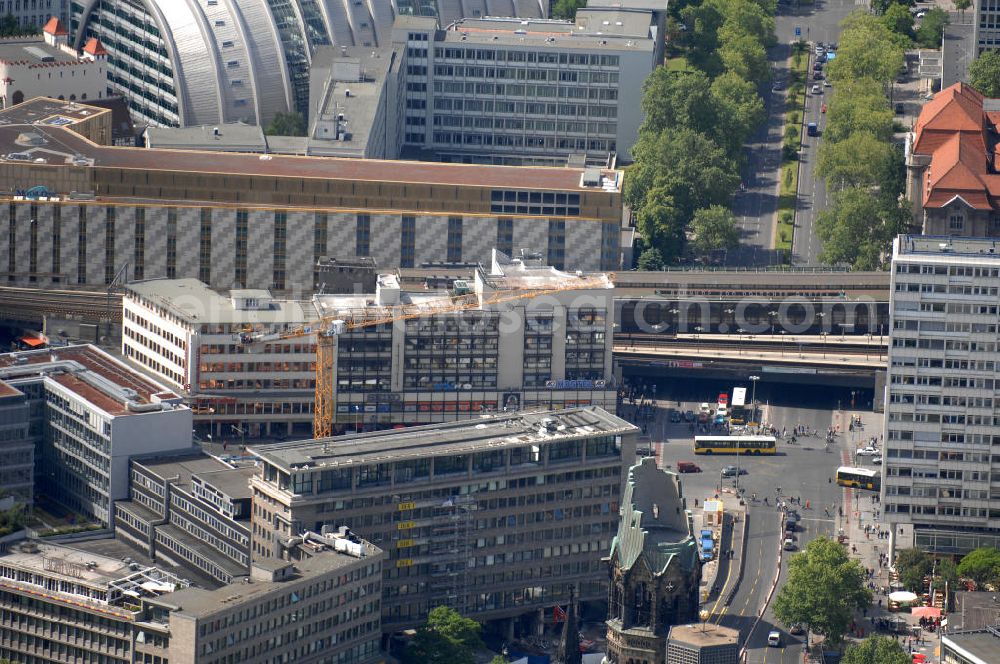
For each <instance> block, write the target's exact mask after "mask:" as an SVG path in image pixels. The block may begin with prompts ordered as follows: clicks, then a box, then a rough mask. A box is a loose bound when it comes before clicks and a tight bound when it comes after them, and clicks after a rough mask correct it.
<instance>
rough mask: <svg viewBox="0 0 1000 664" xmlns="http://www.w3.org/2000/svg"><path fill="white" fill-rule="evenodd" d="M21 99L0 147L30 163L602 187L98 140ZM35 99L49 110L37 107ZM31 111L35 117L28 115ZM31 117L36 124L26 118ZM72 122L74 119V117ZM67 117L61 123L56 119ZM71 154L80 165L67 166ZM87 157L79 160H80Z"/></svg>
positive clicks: (537, 172)
mask: <svg viewBox="0 0 1000 664" xmlns="http://www.w3.org/2000/svg"><path fill="white" fill-rule="evenodd" d="M33 101H34V100H32V102H27V103H28V104H30V105H31V107H33V108H34V110H32V108H29V109H22V106H25V104H19V105H18V106H14V107H12V108H10V109H6V110H3V111H0V155H9V154H11V153H19V154H20V155H21V157H19V158H18V159H17V160H16V161H23V162H27V161H30V162H32V163H33V164H35V165H38V166H41V165H49V166H73V167H75V168H99V169H125V170H139V171H154V172H155V171H171V172H178V173H205V174H217V175H235V176H269V177H287V178H296V179H316V180H340V181H348V182H376V183H400V184H424V185H442V184H443V185H454V186H465V187H483V188H503V189H506V188H509V189H529V190H535V191H537V190H553V191H572V192H583V191H588V192H594V193H598V192H602V191H604V192H607V191H608V190H607V189H604V188H602V186H596V187H594V186H590V187H587V186H584V185H583V169H581V168H557V167H541V166H530V167H528V166H492V165H477V164H446V163H438V162H423V161H411V162H404V161H383V160H375V159H349V158H336V157H303V156H291V155H258V154H242V153H237V152H209V151H197V150H178V149H163V150H151V149H148V148H132V147H120V146H110V145H109V146H105V145H97V144H96V143H93V142H91V141H90V140H88V139H86V138H84V137H83V136H81V135H80V134H78V133H76V132H75V131H73V129H72V128H71V125H72V124H73V122H66V123H61V122H56V123H54V124H45V123H41V124H39V120H40V119H44V117H58V116H61V115H63V114H64V113H63V111H62V110H60V107H58V106H52V105H51V104H52V103H53V102H54V103H55V104H58V103H59V102H58V101H57V100H46V101H45V102H43V103H42V104H41V107H36V106H35V104H34V103H33ZM42 107H44V110H45V111H46V112H47V113H48V115H42ZM62 108H79V109H81V110H79V113H84V112H87V113H93V114H96V113H101V112H104V113H108V112H110V111H108V110H106V109H98V108H95V107H88V106H84V105H82V104H72V103H68V102H63V107H62ZM31 118H35V119H34V120H32V119H31ZM32 122H35V124H32ZM74 122H75V121H74ZM60 125H66V126H60ZM24 132H34V133H37V134H38V135H39V136H40V138H41V141H40V144H37V145H32V146H30V147H26V146H24V145H23V144H21V143H18V137H19V136H20V135H21V134H22V133H24ZM74 162H76V163H77V164H79V165H76V166H74ZM84 162H86V163H84ZM602 173H603V174H604V175H605V176H606V179H605V182H614V183H615V184H614V185H613V186H615V187H616V188H615V189H614V190H612V192H611V193H615V192H620V191H621V180H622V178H620V177H619V174H618V173H617V172H616V171H613V170H604V171H602Z"/></svg>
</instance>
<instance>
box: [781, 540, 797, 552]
mask: <svg viewBox="0 0 1000 664" xmlns="http://www.w3.org/2000/svg"><path fill="white" fill-rule="evenodd" d="M781 548H782V549H784V550H785V551H794V550H795V540H793V539H792V538H791V537H786V538H785V541H784V543H783V544H782V545H781Z"/></svg>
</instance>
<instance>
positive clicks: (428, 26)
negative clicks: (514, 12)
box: [393, 7, 664, 164]
mask: <svg viewBox="0 0 1000 664" xmlns="http://www.w3.org/2000/svg"><path fill="white" fill-rule="evenodd" d="M657 22H658V18H657V14H656V13H655V12H651V11H648V10H639V9H627V8H620V7H613V8H612V7H595V8H588V9H586V10H579V11H578V12H577V15H576V20H575V22H574V21H552V20H532V21H521V20H518V19H506V18H479V19H466V20H464V21H458V22H455V23H453V24H451V25H448V26H447V28H446V29H441V28H440V27H439V26H438V23H437V21H436V20H435V19H434V18H432V17H421V16H401V17H399V18H398V19H396V25H395V27H394V28H393V41H394V42H395V43H397V44H399V45H404V44H405V53H406V64H405V67H400V71H401V74H402V75H403V76H405V80H406V87H405V89H406V112H405V119H404V122H405V130H404V132H403V138H404V143H405V144H406V145H408V146H414V147H420V148H424V149H428V150H431V151H433V152H435V153H437V154H438V155H439V156H440V157H441V158H442V159H444V160H446V161H455V162H470V161H472V162H479V163H513V164H522V163H565V162H566V159H567V158H569V157H570V156H572V155H581V156H583V157H584V158H586V159H587V160H588V161H590V162H591V163H599V164H600V163H604V164H606V163H607V162H608V157H609V155H611V154H620V155H621V156H623V157H625V158H626V159H627V158H629V157H630V154H631V150H632V144H633V143H634V142H635V140H636V138H637V136H638V131H639V125H640V124H642V119H643V114H642V108H641V105H640V104H639V100H641V99H642V86H643V83H644V81H645V80H646V77H647V76H648V75H649V74H650V72H652V70H653V68H654V67H655V66H656V65H657V64H658V63H659V62H661V61H662V57H663V44H664V42H663V36H662V34H660V33H659V32H658V29H657V28H658V25H657ZM442 25H444V24H442Z"/></svg>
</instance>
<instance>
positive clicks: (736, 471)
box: [722, 466, 747, 477]
mask: <svg viewBox="0 0 1000 664" xmlns="http://www.w3.org/2000/svg"><path fill="white" fill-rule="evenodd" d="M746 474H747V469H746V468H737V467H736V466H726V467H725V468H723V469H722V476H723V477H736V476H737V475H746Z"/></svg>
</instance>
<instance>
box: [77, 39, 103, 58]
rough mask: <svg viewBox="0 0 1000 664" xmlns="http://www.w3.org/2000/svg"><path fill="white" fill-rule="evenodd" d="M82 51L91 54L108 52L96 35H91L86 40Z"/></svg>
mask: <svg viewBox="0 0 1000 664" xmlns="http://www.w3.org/2000/svg"><path fill="white" fill-rule="evenodd" d="M83 52H84V53H89V54H91V55H107V54H108V52H107V50H106V49H105V48H104V44H102V43H101V40H100V39H98V38H97V37H91V38H90V39H88V40H87V43H86V44H84V45H83Z"/></svg>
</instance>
